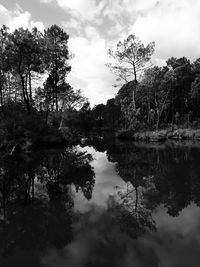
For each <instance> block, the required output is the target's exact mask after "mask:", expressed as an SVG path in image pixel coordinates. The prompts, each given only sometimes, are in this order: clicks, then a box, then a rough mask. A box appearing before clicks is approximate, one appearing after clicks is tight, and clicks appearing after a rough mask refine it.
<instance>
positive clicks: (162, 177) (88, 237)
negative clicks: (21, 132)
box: [0, 139, 200, 267]
mask: <svg viewBox="0 0 200 267" xmlns="http://www.w3.org/2000/svg"><path fill="white" fill-rule="evenodd" d="M0 159H1V161H0V266H1V267H18V266H19V267H27V266H29V267H33V266H34V267H38V266H41V267H44V266H46V267H65V266H70V267H90V266H95V267H98V266H105V267H106V266H110V267H112V266H120V267H121V266H124V267H129V266H130V267H132V266H135V267H151V266H152V267H154V266H155V267H161V266H162V267H186V266H190V267H193V266H194V267H195V266H198V267H199V266H200V253H199V252H200V208H199V205H200V145H199V144H198V143H197V144H196V143H195V144H194V143H179V144H177V143H166V144H160V145H157V144H156V145H154V144H143V143H119V142H117V141H114V140H113V139H110V140H106V139H96V140H95V139H94V140H93V141H92V142H88V143H86V144H85V145H84V146H82V147H81V146H77V147H74V148H66V149H56V150H55V149H54V150H41V151H37V152H34V153H32V154H30V155H20V156H16V157H12V158H11V157H8V156H7V155H4V154H1V155H0Z"/></svg>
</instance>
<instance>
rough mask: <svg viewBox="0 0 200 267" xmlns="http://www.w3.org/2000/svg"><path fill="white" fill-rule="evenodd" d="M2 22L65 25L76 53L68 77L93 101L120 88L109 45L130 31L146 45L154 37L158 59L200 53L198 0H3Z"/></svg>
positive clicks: (0, 2) (42, 26) (0, 5)
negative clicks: (111, 63) (112, 68)
mask: <svg viewBox="0 0 200 267" xmlns="http://www.w3.org/2000/svg"><path fill="white" fill-rule="evenodd" d="M0 24H1V25H2V24H5V25H6V26H8V27H9V28H10V29H11V30H14V29H15V28H18V27H24V28H32V27H34V26H36V27H38V28H39V29H40V30H41V31H43V30H44V29H45V28H48V27H50V26H51V25H53V24H57V25H59V26H60V27H62V28H63V29H64V30H65V31H66V32H67V33H68V34H69V36H70V39H69V49H70V51H71V52H72V53H73V54H74V55H75V56H74V58H73V59H72V60H71V62H70V64H71V66H72V71H71V73H70V74H69V76H68V77H67V80H68V82H69V83H70V84H71V85H72V86H73V87H74V89H81V90H82V92H83V94H84V95H85V96H86V97H87V98H88V99H89V101H90V103H91V105H92V106H93V105H95V104H99V103H106V101H107V100H108V99H109V98H112V97H114V96H115V95H116V93H117V91H118V90H119V88H115V87H113V85H114V84H116V82H115V79H116V77H115V76H114V75H113V74H112V73H111V72H110V70H109V69H108V68H107V67H106V66H105V64H106V63H108V62H109V61H110V59H109V56H108V53H107V51H108V49H112V50H115V48H116V44H117V42H118V41H120V40H124V39H125V38H126V37H127V36H128V35H129V34H134V35H136V36H137V37H139V38H140V39H141V41H142V42H143V43H144V44H145V45H147V44H148V43H149V42H151V41H155V43H156V46H155V53H154V55H153V57H152V62H153V64H155V65H159V66H161V65H164V64H165V62H166V60H167V59H168V58H170V57H172V56H174V57H182V56H186V57H188V58H189V59H190V60H191V61H194V60H195V59H197V58H199V57H200V1H199V0H0Z"/></svg>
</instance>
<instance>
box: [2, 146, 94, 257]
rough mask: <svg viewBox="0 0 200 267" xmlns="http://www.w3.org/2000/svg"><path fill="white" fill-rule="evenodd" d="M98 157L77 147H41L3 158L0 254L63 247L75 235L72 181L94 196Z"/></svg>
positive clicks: (84, 191) (76, 186)
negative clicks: (60, 149) (61, 148)
mask: <svg viewBox="0 0 200 267" xmlns="http://www.w3.org/2000/svg"><path fill="white" fill-rule="evenodd" d="M91 160H92V156H91V155H90V154H88V153H85V152H80V151H78V150H77V149H76V148H70V149H66V150H64V151H58V150H54V151H51V150H48V151H38V152H37V153H34V154H33V155H20V156H18V157H16V158H11V157H8V156H6V155H5V154H1V161H0V249H1V250H0V253H1V255H2V256H8V255H9V254H12V253H13V252H14V250H15V249H16V248H18V249H26V250H27V249H30V250H31V249H38V250H40V249H43V248H46V247H47V246H50V245H53V246H55V247H57V248H62V247H63V246H64V245H66V243H67V242H70V241H71V239H72V231H71V225H72V222H73V221H74V219H75V215H74V214H73V210H72V208H73V197H72V192H71V186H70V185H72V184H73V185H74V186H75V188H76V190H77V191H78V190H81V191H82V192H83V194H84V196H85V197H86V198H87V199H90V198H91V196H92V190H93V187H94V183H95V179H94V171H93V169H92V167H91V166H90V162H91Z"/></svg>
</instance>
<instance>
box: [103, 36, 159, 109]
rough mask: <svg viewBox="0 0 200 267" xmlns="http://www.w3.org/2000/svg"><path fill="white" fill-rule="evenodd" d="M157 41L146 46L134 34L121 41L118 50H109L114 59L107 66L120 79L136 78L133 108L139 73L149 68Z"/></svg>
mask: <svg viewBox="0 0 200 267" xmlns="http://www.w3.org/2000/svg"><path fill="white" fill-rule="evenodd" d="M154 47H155V43H154V42H151V43H149V44H148V45H147V46H146V47H145V46H144V44H143V43H142V42H141V41H140V40H139V39H138V38H137V37H136V36H135V35H133V34H131V35H129V36H128V37H127V39H125V40H124V41H123V42H121V41H119V42H118V44H117V49H116V51H112V50H110V49H109V50H108V54H109V55H110V57H111V58H112V59H113V60H114V62H112V63H108V64H107V66H108V67H109V68H110V69H111V71H112V72H114V74H116V75H117V76H118V79H117V80H118V81H121V80H123V81H125V82H126V83H127V82H128V81H129V80H134V82H135V84H134V86H133V108H134V109H135V92H136V86H137V83H138V73H139V72H141V71H143V70H144V69H146V68H147V63H149V62H150V59H151V56H152V54H153V53H154Z"/></svg>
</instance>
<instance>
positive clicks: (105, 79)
mask: <svg viewBox="0 0 200 267" xmlns="http://www.w3.org/2000/svg"><path fill="white" fill-rule="evenodd" d="M85 30H86V32H87V36H88V38H84V37H74V38H72V39H71V40H70V43H69V48H70V50H71V51H72V52H74V53H75V57H74V58H73V59H72V61H71V65H72V72H71V74H70V75H69V81H70V83H71V84H72V85H73V86H74V87H75V88H79V86H83V87H82V88H81V89H83V93H84V95H85V96H86V97H88V98H89V100H90V102H91V104H92V105H94V104H95V103H102V102H103V103H105V102H106V100H107V99H108V98H111V97H112V96H113V94H114V92H115V90H116V89H114V88H113V87H112V84H113V83H114V81H115V78H114V77H113V75H112V74H111V73H110V72H109V70H108V69H107V67H106V66H105V63H106V62H108V60H109V59H108V55H107V48H106V43H105V40H103V39H102V38H100V36H99V35H98V33H97V32H96V31H95V29H94V28H92V27H88V28H86V29H85Z"/></svg>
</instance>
